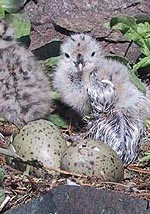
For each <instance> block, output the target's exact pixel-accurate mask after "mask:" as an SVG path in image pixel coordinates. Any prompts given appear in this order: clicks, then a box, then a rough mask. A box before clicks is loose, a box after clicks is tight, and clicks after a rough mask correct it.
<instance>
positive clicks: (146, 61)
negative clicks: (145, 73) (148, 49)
mask: <svg viewBox="0 0 150 214" xmlns="http://www.w3.org/2000/svg"><path fill="white" fill-rule="evenodd" d="M148 65H150V56H147V57H144V58H143V59H141V60H140V61H139V62H138V63H136V64H135V65H134V66H133V70H135V71H136V70H138V69H139V68H142V67H145V66H148Z"/></svg>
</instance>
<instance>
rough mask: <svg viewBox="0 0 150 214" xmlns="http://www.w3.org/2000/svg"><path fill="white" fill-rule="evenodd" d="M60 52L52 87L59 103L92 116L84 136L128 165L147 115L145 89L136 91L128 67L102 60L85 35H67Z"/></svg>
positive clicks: (148, 106)
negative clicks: (99, 141)
mask: <svg viewBox="0 0 150 214" xmlns="http://www.w3.org/2000/svg"><path fill="white" fill-rule="evenodd" d="M61 51H62V54H61V56H60V60H59V63H58V66H57V68H56V73H55V77H54V87H55V88H56V89H57V91H58V92H59V93H60V96H61V97H62V100H63V101H64V102H66V103H67V104H68V105H70V106H72V107H73V108H74V109H76V110H77V111H79V112H80V113H82V114H87V113H94V114H95V115H96V117H95V119H93V120H92V122H89V125H88V127H89V128H88V129H89V130H88V136H89V137H91V138H93V139H96V140H103V141H104V142H105V143H107V144H109V145H110V146H111V147H112V148H113V149H114V150H115V151H116V152H117V153H118V155H119V156H120V157H121V159H122V160H123V162H124V163H130V162H131V161H133V160H134V159H135V158H136V156H137V153H138V147H139V141H140V138H141V136H142V133H143V130H144V126H143V123H144V120H145V119H146V118H148V117H149V116H150V101H149V97H150V95H149V90H148V89H147V91H146V94H145V93H143V92H141V91H139V90H138V89H137V87H136V86H135V85H134V84H133V83H132V82H131V80H130V76H129V72H130V71H129V69H128V67H126V66H125V65H123V64H121V63H120V62H117V61H114V60H111V59H106V58H105V57H104V55H103V53H102V50H101V47H100V46H99V45H98V43H97V42H96V40H94V39H93V38H91V37H90V36H89V35H85V34H77V35H73V36H71V37H70V38H69V39H67V41H66V42H64V44H63V45H62V47H61ZM95 71H96V77H95V74H93V72H95Z"/></svg>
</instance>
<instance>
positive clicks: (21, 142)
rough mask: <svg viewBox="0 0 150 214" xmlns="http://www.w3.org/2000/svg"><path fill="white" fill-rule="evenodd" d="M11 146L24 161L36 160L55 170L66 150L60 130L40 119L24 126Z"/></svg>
mask: <svg viewBox="0 0 150 214" xmlns="http://www.w3.org/2000/svg"><path fill="white" fill-rule="evenodd" d="M13 146H14V148H15V150H16V153H17V154H18V155H20V156H21V157H23V158H24V159H25V160H38V161H41V162H42V163H43V164H44V165H45V166H48V167H53V168H56V169H57V168H60V160H61V156H62V153H63V152H64V151H65V150H66V148H67V146H66V143H65V140H64V138H63V137H62V135H61V133H60V130H59V129H58V128H57V127H56V126H55V125H54V124H53V123H51V122H50V121H46V120H42V119H41V120H37V121H33V122H30V123H28V124H27V125H26V126H24V127H23V128H22V129H21V130H20V132H19V134H17V135H16V136H15V138H14V141H13Z"/></svg>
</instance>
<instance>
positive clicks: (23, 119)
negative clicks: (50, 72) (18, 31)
mask: <svg viewBox="0 0 150 214" xmlns="http://www.w3.org/2000/svg"><path fill="white" fill-rule="evenodd" d="M0 91H1V93H0V100H1V102H0V116H1V117H3V118H5V119H6V120H7V121H9V122H13V123H15V124H17V125H19V126H22V125H24V124H26V123H28V122H29V121H32V120H35V119H38V118H42V117H44V115H45V114H46V113H47V112H48V110H49V107H50V96H49V92H50V87H49V82H48V79H47V77H46V76H45V74H44V72H43V70H42V68H41V66H40V65H39V64H38V62H37V61H36V60H35V59H34V57H33V55H32V54H31V53H30V52H29V51H28V50H26V49H25V48H24V47H21V46H19V45H18V44H17V43H16V42H15V40H14V38H13V30H12V28H10V27H9V25H8V24H7V23H6V21H5V20H2V19H1V20H0Z"/></svg>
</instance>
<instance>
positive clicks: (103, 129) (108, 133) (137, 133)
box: [86, 71, 144, 164]
mask: <svg viewBox="0 0 150 214" xmlns="http://www.w3.org/2000/svg"><path fill="white" fill-rule="evenodd" d="M88 95H89V98H90V101H91V106H92V118H93V119H91V120H90V121H89V122H88V133H87V135H86V137H89V138H92V139H94V140H101V141H102V142H104V143H106V144H108V145H109V146H111V147H112V148H113V149H114V150H115V151H116V153H117V154H118V155H119V157H120V158H121V159H122V161H123V163H124V164H129V163H131V162H132V161H134V160H135V159H136V157H137V155H138V151H139V142H140V139H141V138H142V136H143V132H144V125H143V121H142V119H140V117H139V115H138V114H137V115H136V112H132V110H131V109H130V111H129V110H127V109H125V108H121V109H118V110H117V109H115V103H116V102H117V99H118V98H117V97H116V94H115V88H114V85H113V84H112V83H111V82H110V81H109V80H101V81H100V80H99V79H98V78H97V74H96V71H93V72H92V73H91V75H90V85H89V88H88Z"/></svg>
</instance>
